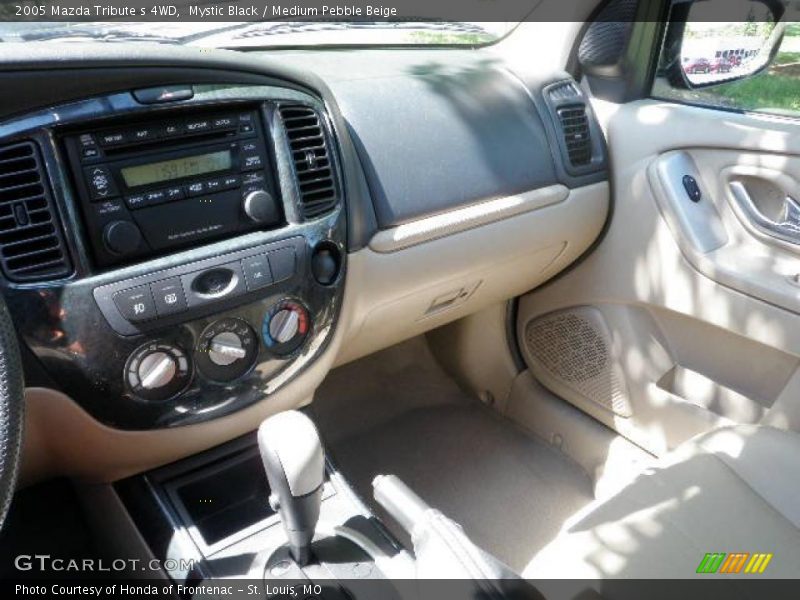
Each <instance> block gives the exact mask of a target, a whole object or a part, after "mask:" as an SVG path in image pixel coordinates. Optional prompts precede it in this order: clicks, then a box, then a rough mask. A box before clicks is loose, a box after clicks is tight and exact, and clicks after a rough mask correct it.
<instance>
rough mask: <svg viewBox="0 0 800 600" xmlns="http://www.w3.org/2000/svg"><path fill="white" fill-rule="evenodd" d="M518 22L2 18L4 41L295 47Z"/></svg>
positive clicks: (457, 38) (478, 33)
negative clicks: (23, 20)
mask: <svg viewBox="0 0 800 600" xmlns="http://www.w3.org/2000/svg"><path fill="white" fill-rule="evenodd" d="M515 25H516V23H494V22H482V23H479V22H411V21H409V22H392V23H388V22H386V21H383V22H364V21H359V22H350V23H348V22H312V21H298V22H287V21H265V22H256V23H253V22H242V23H219V22H217V23H154V22H147V23H145V22H142V23H137V22H116V23H112V22H90V23H87V22H74V23H69V22H59V23H54V22H26V23H7V22H6V23H0V41H3V42H43V41H50V42H59V43H63V42H87V41H93V42H95V41H103V42H131V41H134V42H136V41H138V42H156V43H164V44H180V45H194V46H206V47H215V48H246V47H252V48H262V47H281V46H283V47H286V46H291V47H297V46H358V45H375V46H403V45H437V44H438V45H441V44H446V45H469V46H474V45H481V44H488V43H491V42H494V41H496V40H498V39H500V38H501V37H503V36H505V35H506V34H507V33H508V32H510V31H511V29H513V27H514V26H515Z"/></svg>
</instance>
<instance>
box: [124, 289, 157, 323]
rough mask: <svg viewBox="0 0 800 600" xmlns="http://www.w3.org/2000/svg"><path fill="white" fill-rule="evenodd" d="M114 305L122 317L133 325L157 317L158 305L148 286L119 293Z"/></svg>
mask: <svg viewBox="0 0 800 600" xmlns="http://www.w3.org/2000/svg"><path fill="white" fill-rule="evenodd" d="M114 303H115V304H116V305H117V308H118V309H119V312H121V313H122V316H123V317H125V318H126V319H127V320H128V321H130V322H131V323H139V322H141V321H149V320H150V319H154V318H155V316H156V305H155V303H154V302H153V296H152V295H151V294H150V286H148V285H140V286H138V287H134V288H130V289H127V290H122V291H121V292H117V293H116V294H114Z"/></svg>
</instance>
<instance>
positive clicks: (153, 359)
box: [137, 350, 178, 390]
mask: <svg viewBox="0 0 800 600" xmlns="http://www.w3.org/2000/svg"><path fill="white" fill-rule="evenodd" d="M177 370H178V365H177V363H176V362H175V359H173V358H172V357H171V356H170V355H169V354H167V353H166V352H162V351H160V350H159V351H157V352H153V353H152V354H148V355H147V356H145V357H144V358H143V359H142V360H141V362H140V363H139V368H138V369H137V372H138V375H139V381H141V386H142V387H143V388H144V389H146V390H157V389H158V388H163V387H164V386H166V385H169V382H170V381H172V380H173V379H174V378H175V373H176V372H177Z"/></svg>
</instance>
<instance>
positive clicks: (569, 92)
mask: <svg viewBox="0 0 800 600" xmlns="http://www.w3.org/2000/svg"><path fill="white" fill-rule="evenodd" d="M548 93H549V94H550V100H552V101H553V102H564V101H565V100H574V99H575V98H578V97H579V96H580V95H581V93H580V91H579V90H578V88H577V86H576V85H575V83H573V82H572V81H562V82H561V83H557V84H555V85H553V86H551V87H550V89H549V90H548Z"/></svg>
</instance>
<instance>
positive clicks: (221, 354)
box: [208, 331, 247, 367]
mask: <svg viewBox="0 0 800 600" xmlns="http://www.w3.org/2000/svg"><path fill="white" fill-rule="evenodd" d="M246 356H247V349H246V348H245V347H244V342H242V338H240V337H239V336H238V335H236V334H235V333H234V332H233V331H223V332H222V333H218V334H217V335H215V336H214V337H213V338H211V341H210V342H209V344H208V358H209V359H210V360H211V362H213V363H214V364H215V365H219V366H221V367H225V366H227V365H231V364H233V363H235V362H236V361H237V360H239V359H242V358H245V357H246Z"/></svg>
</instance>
